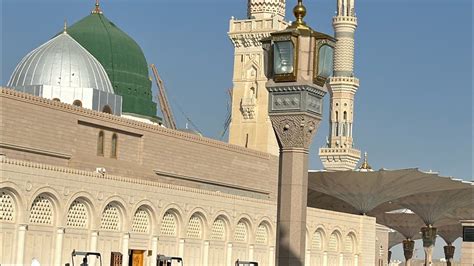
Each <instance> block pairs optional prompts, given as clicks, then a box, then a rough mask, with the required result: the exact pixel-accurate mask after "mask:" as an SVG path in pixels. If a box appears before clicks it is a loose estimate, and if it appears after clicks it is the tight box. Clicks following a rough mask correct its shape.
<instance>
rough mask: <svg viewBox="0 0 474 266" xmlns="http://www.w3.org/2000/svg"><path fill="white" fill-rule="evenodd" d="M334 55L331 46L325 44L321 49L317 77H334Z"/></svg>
mask: <svg viewBox="0 0 474 266" xmlns="http://www.w3.org/2000/svg"><path fill="white" fill-rule="evenodd" d="M333 55H334V49H333V48H332V47H331V46H329V45H327V44H324V45H322V46H321V48H319V52H318V72H317V77H321V78H324V79H327V78H329V76H331V75H332V64H333V57H334V56H333Z"/></svg>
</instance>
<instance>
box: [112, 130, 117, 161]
mask: <svg viewBox="0 0 474 266" xmlns="http://www.w3.org/2000/svg"><path fill="white" fill-rule="evenodd" d="M117 141H118V137H117V134H115V133H114V134H113V135H112V150H111V151H110V157H112V158H117Z"/></svg>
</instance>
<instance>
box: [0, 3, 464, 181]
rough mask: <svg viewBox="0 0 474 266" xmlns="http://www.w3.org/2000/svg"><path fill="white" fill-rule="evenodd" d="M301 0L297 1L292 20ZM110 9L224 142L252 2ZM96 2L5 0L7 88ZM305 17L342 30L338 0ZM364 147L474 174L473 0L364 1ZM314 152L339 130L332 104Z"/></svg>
mask: <svg viewBox="0 0 474 266" xmlns="http://www.w3.org/2000/svg"><path fill="white" fill-rule="evenodd" d="M294 2H296V0H295V1H288V0H287V18H288V19H289V20H291V19H292V14H291V8H292V7H293V5H294ZM101 3H102V8H103V10H104V14H105V15H106V16H107V17H108V18H109V19H110V20H112V21H113V22H115V24H117V25H118V26H119V27H120V28H121V29H123V30H124V31H125V32H127V33H128V34H129V35H130V36H132V37H133V38H134V39H135V40H136V41H137V42H138V43H139V44H140V45H141V47H142V49H143V51H144V52H145V55H146V57H147V60H148V63H155V64H156V65H157V67H158V69H159V71H160V74H161V76H162V78H163V79H164V82H165V85H166V87H167V90H168V94H169V98H171V104H172V105H173V109H174V111H175V115H176V116H177V118H178V123H179V124H180V126H181V127H184V124H185V120H184V118H183V116H182V115H180V113H179V110H178V108H177V104H179V105H180V106H181V108H182V109H183V110H184V111H185V112H186V113H187V114H188V116H189V117H190V118H191V119H192V120H193V122H194V123H195V124H196V125H197V126H198V127H199V129H200V130H201V131H202V132H203V133H204V135H206V136H208V137H212V138H218V137H219V133H220V132H221V130H222V128H223V123H224V120H225V116H226V105H227V89H228V88H231V87H232V64H233V62H232V60H233V47H232V45H231V43H230V41H229V39H228V37H227V31H228V22H229V19H230V17H231V16H234V17H236V18H245V16H246V3H247V1H246V0H220V1H218V0H204V1H196V0H133V1H132V0H129V1H125V0H113V1H112V0H102V1H101ZM93 5H94V1H93V0H69V1H64V0H63V1H59V0H42V1H37V0H1V11H2V27H1V34H2V42H1V50H2V53H1V62H2V69H1V73H0V75H1V76H0V84H2V85H5V84H6V83H7V81H8V78H9V77H10V75H11V73H12V71H13V69H14V68H15V66H16V64H17V63H18V62H19V61H20V59H21V58H22V57H23V56H25V55H26V54H27V53H28V52H29V51H31V50H32V49H34V48H36V47H37V46H39V45H40V44H42V43H44V42H46V41H47V40H48V39H49V38H51V37H52V36H53V35H54V34H55V33H57V32H58V31H60V30H61V29H62V27H63V21H64V19H67V21H68V22H69V24H72V23H74V22H76V21H78V20H79V19H81V18H82V17H84V16H87V15H88V14H89V12H90V10H91V9H92V7H93ZM305 5H306V6H307V9H308V15H307V17H306V21H307V23H308V24H309V25H311V26H312V27H313V28H314V29H316V30H318V31H322V32H326V33H332V27H331V17H332V16H333V14H334V11H335V5H336V0H318V1H309V0H306V1H305ZM356 12H357V16H358V18H359V28H358V29H357V33H356V66H355V71H356V76H357V77H358V78H359V79H360V81H361V86H360V88H359V91H358V92H357V95H356V104H355V128H354V137H355V144H356V147H357V148H359V149H361V150H362V151H368V152H369V158H370V160H369V161H370V164H371V165H372V166H373V167H374V168H377V169H378V168H382V167H384V168H391V169H395V168H409V167H419V168H421V169H423V170H430V169H431V170H433V171H439V172H440V174H442V175H446V176H454V177H457V178H463V179H465V180H471V179H472V176H473V175H472V164H473V157H472V156H473V152H472V142H473V134H472V131H473V119H472V114H473V109H472V102H473V95H472V89H473V87H472V84H473V69H472V61H473V48H472V42H473V39H472V38H473V37H472V24H473V20H472V13H473V7H472V0H356ZM328 98H329V97H326V105H325V117H324V121H323V122H322V125H321V127H320V128H319V131H318V134H317V136H316V137H315V139H314V141H313V145H312V148H311V159H310V167H311V168H313V169H320V168H321V167H322V166H321V163H320V160H319V158H318V156H317V149H318V148H319V147H321V146H323V145H324V143H325V137H326V135H327V132H328V117H327V114H328V109H327V108H328V105H327V100H328Z"/></svg>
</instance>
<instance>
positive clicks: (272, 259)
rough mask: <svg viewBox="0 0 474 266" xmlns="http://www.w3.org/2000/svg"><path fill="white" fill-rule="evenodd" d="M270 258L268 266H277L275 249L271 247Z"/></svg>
mask: <svg viewBox="0 0 474 266" xmlns="http://www.w3.org/2000/svg"><path fill="white" fill-rule="evenodd" d="M268 253H269V257H268V265H269V266H275V247H270V249H269V252H268Z"/></svg>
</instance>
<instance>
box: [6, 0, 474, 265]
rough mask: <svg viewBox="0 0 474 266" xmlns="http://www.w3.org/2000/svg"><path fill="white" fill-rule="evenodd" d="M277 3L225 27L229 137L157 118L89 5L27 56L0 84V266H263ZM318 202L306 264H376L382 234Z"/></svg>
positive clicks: (343, 48) (345, 160)
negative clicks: (270, 60)
mask: <svg viewBox="0 0 474 266" xmlns="http://www.w3.org/2000/svg"><path fill="white" fill-rule="evenodd" d="M337 7H338V12H337V16H336V17H334V19H333V25H334V28H335V31H336V37H337V38H340V39H341V40H342V41H341V43H340V44H338V45H336V52H335V62H336V65H335V69H336V71H335V75H334V77H333V78H331V80H330V82H329V88H330V94H331V121H330V123H331V128H332V130H331V135H330V138H329V144H328V147H325V148H321V150H320V156H321V159H322V160H323V162H324V166H325V168H326V169H327V170H334V171H335V170H349V169H350V170H353V169H355V168H356V164H357V162H358V160H359V159H360V152H359V151H358V150H356V149H355V148H353V139H352V123H353V119H352V117H353V107H354V95H355V92H356V90H357V87H358V80H357V79H356V78H355V77H354V74H353V55H354V32H355V28H356V26H357V20H356V18H355V15H354V14H355V13H354V1H353V0H338V1H337ZM285 8H286V3H285V0H249V1H248V6H247V10H248V14H247V18H245V19H235V18H231V19H230V29H229V33H228V35H229V38H230V40H231V42H232V44H233V45H234V48H235V54H234V72H233V82H234V88H233V90H232V122H231V124H230V132H229V143H225V142H221V141H217V140H213V139H209V138H206V137H202V136H199V135H196V134H192V133H188V132H183V131H178V130H173V129H170V128H165V127H163V126H162V125H161V119H160V118H159V117H158V116H157V114H156V109H157V105H156V103H155V102H153V98H152V90H151V80H150V78H149V72H148V64H147V61H146V58H145V56H144V54H143V51H142V50H141V48H140V46H139V45H138V44H137V43H136V42H135V41H134V40H133V39H132V38H131V37H130V36H129V35H127V34H126V33H125V32H123V31H122V30H120V28H119V27H118V26H117V25H116V24H114V22H112V21H110V20H109V19H108V18H107V17H106V15H105V14H106V11H103V10H102V7H101V6H100V4H99V2H98V1H97V2H96V5H95V7H94V8H93V10H92V12H91V13H90V14H89V15H88V16H86V17H85V18H83V19H81V20H80V21H78V22H76V23H74V24H72V25H70V26H66V25H65V26H64V28H63V29H62V30H61V31H59V33H54V32H53V33H51V35H52V36H53V37H52V38H51V39H50V40H47V41H46V42H45V43H44V44H42V45H39V46H38V48H36V49H34V50H33V51H31V52H30V53H28V54H27V55H26V56H25V57H24V58H23V59H22V60H21V61H20V62H19V63H18V65H17V67H16V68H15V70H14V72H13V73H12V75H11V78H10V80H9V81H8V83H7V84H6V85H5V87H1V88H0V103H1V104H0V117H1V118H2V121H1V131H2V138H1V139H0V176H1V179H0V209H1V213H0V226H1V228H2V230H1V231H0V242H1V243H2V248H1V249H0V264H1V265H30V264H31V263H32V261H35V262H36V261H37V262H39V263H40V264H41V265H65V264H66V263H72V260H74V264H77V265H78V264H80V263H81V261H80V260H79V258H75V257H71V253H72V251H73V250H76V251H89V252H98V253H100V254H101V257H100V258H95V257H94V258H92V259H91V260H90V261H89V265H99V262H98V260H99V259H100V260H101V262H102V264H103V265H131V266H144V265H150V266H154V265H157V261H156V258H157V256H158V255H160V254H161V255H165V256H174V257H180V258H183V261H184V264H185V265H196V266H200V265H212V266H221V265H227V266H230V265H234V263H235V262H236V261H237V260H240V261H255V262H258V263H259V264H258V265H269V266H273V265H275V255H276V254H275V252H276V248H275V247H276V243H275V242H276V228H277V225H276V220H277V198H278V195H277V192H278V168H279V158H278V143H277V141H276V138H275V135H274V132H273V129H272V125H271V122H270V121H269V119H268V113H267V109H268V92H267V90H266V88H265V83H266V81H267V78H266V77H265V73H264V54H263V50H262V44H261V42H260V40H261V39H262V38H265V37H268V36H270V33H272V32H275V31H279V30H282V29H285V28H286V27H287V26H288V25H289V23H288V22H287V21H285V19H284V14H285ZM24 113H28V114H29V115H28V116H25V115H24ZM158 147H159V148H158ZM203 154H205V156H203ZM364 165H366V166H365V167H363V168H365V170H369V168H370V167H368V164H367V162H365V164H364ZM329 172H330V171H329ZM318 193H319V192H318ZM318 193H316V192H315V193H313V194H311V195H312V196H313V197H316V198H317V200H316V199H315V198H313V200H314V202H316V201H317V202H318V204H316V205H314V204H313V205H311V206H312V207H307V225H306V257H305V263H306V265H310V266H313V265H315V266H316V265H321V266H323V265H324V266H335V265H337V266H359V265H360V266H366V265H378V266H379V265H388V247H389V234H388V232H389V230H388V228H387V227H385V226H382V225H379V224H377V223H376V218H375V217H371V216H370V215H360V213H351V212H345V211H343V210H344V209H345V208H346V207H347V206H346V205H347V204H344V203H342V201H340V200H338V199H337V198H335V197H330V196H325V195H323V194H320V193H319V194H318ZM311 195H310V197H309V198H311ZM325 199H326V200H325ZM323 205H324V206H323ZM473 249H474V247H473Z"/></svg>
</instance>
